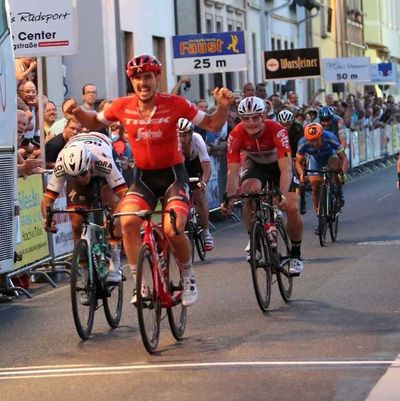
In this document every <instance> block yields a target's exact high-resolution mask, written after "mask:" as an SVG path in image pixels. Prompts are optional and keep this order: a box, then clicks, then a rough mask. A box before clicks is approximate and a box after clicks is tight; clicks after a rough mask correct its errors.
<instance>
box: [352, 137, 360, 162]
mask: <svg viewBox="0 0 400 401" xmlns="http://www.w3.org/2000/svg"><path fill="white" fill-rule="evenodd" d="M350 146H351V168H353V167H356V166H358V165H359V164H360V156H359V147H358V132H357V131H353V132H350Z"/></svg>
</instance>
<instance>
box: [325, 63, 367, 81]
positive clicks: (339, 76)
mask: <svg viewBox="0 0 400 401" xmlns="http://www.w3.org/2000/svg"><path fill="white" fill-rule="evenodd" d="M322 65H323V78H324V81H325V82H369V81H370V80H371V63H370V58H369V57H342V58H324V59H322Z"/></svg>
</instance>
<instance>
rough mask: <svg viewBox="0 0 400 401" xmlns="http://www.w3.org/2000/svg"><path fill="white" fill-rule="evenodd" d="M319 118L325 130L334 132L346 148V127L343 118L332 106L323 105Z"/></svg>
mask: <svg viewBox="0 0 400 401" xmlns="http://www.w3.org/2000/svg"><path fill="white" fill-rule="evenodd" d="M318 119H319V121H318V122H319V123H320V124H321V125H322V127H323V128H324V130H327V131H330V132H332V133H334V134H335V135H336V136H337V138H338V140H339V142H340V143H341V144H342V146H343V147H344V148H345V149H346V131H345V129H346V127H345V125H344V122H343V118H342V117H340V116H339V115H337V114H336V113H335V111H334V110H333V108H332V107H330V106H323V107H321V109H320V111H319V113H318Z"/></svg>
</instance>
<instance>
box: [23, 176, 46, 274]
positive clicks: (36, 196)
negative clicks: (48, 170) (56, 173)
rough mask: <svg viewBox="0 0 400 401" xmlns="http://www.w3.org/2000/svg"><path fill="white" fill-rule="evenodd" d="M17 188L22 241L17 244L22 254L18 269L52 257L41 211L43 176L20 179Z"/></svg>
mask: <svg viewBox="0 0 400 401" xmlns="http://www.w3.org/2000/svg"><path fill="white" fill-rule="evenodd" d="M17 188H18V202H19V204H20V218H19V222H20V234H21V239H22V241H21V242H20V243H19V244H17V248H16V249H17V252H19V253H21V254H22V260H21V261H20V262H17V263H16V265H15V268H16V269H18V268H20V267H22V266H26V265H30V264H33V263H34V262H36V261H38V260H41V259H44V258H46V257H48V256H49V255H50V254H49V244H48V241H47V233H46V231H45V230H44V227H43V218H42V213H41V211H40V202H41V200H42V198H43V185H42V176H41V175H38V174H35V175H31V176H29V177H27V178H26V179H24V178H18V181H17Z"/></svg>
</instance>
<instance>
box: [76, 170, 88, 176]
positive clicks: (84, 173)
mask: <svg viewBox="0 0 400 401" xmlns="http://www.w3.org/2000/svg"><path fill="white" fill-rule="evenodd" d="M88 173H89V170H85V171H82V173H80V174H78V177H85V176H86V175H88Z"/></svg>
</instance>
